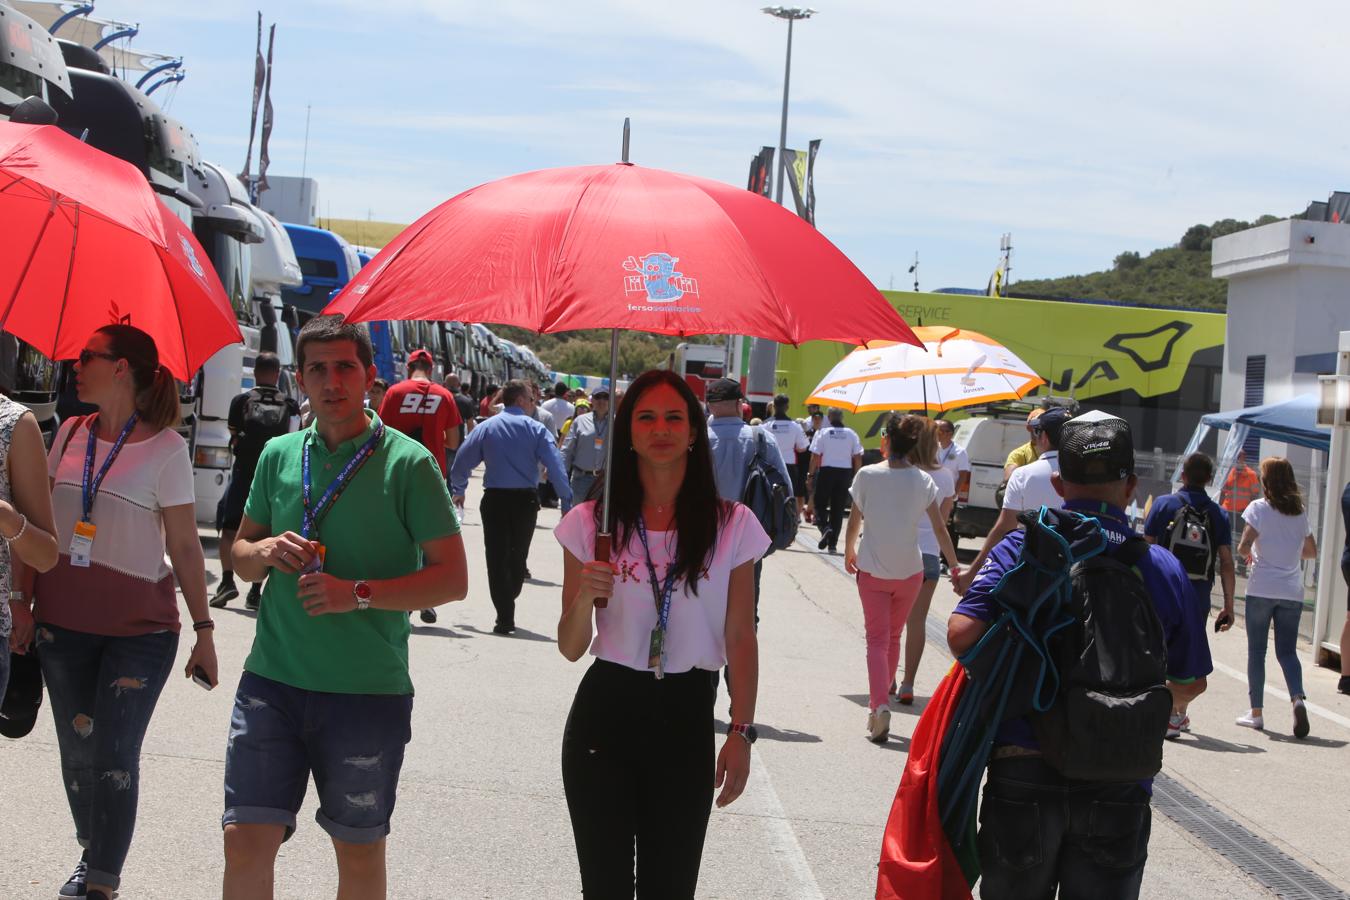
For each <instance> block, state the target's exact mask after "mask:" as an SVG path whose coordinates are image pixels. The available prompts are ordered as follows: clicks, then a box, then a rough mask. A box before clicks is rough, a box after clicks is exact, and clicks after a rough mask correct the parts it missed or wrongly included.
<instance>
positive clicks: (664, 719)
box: [562, 659, 716, 900]
mask: <svg viewBox="0 0 1350 900" xmlns="http://www.w3.org/2000/svg"><path fill="white" fill-rule="evenodd" d="M713 675H714V673H712V672H708V671H705V670H703V669H691V670H690V671H688V672H681V673H679V674H673V675H666V677H665V678H663V679H661V680H659V681H658V680H657V679H656V677H655V675H653V674H652V673H651V672H639V671H637V670H636V669H630V668H628V667H627V666H621V665H619V664H617V663H612V662H608V661H606V660H602V659H597V660H596V661H595V662H594V663H593V664H592V665H591V667H590V669H589V670H587V672H586V675H585V676H584V677H583V678H582V679H581V685H580V686H579V687H578V688H577V695H576V699H575V700H573V702H572V711H571V713H569V714H568V716H567V727H566V729H565V730H564V732H563V750H562V775H563V790H564V792H565V793H566V795H567V811H568V813H569V814H570V815H571V817H572V834H573V836H574V837H575V839H576V844H577V861H578V863H579V864H580V866H581V890H582V893H583V894H584V895H585V896H586V898H587V900H618V898H622V900H631V898H632V897H633V891H634V888H635V887H636V890H637V896H638V898H639V900H690V898H692V897H693V896H694V891H695V888H696V887H697V886H698V870H699V864H700V862H701V861H702V857H703V838H704V835H705V834H706V833H707V830H708V815H709V813H711V812H712V800H713V774H714V769H715V752H716V751H715V747H714V743H715V738H714V734H713V697H714V695H715V688H714V687H713ZM635 857H636V879H635V877H634V869H635V865H634V860H635Z"/></svg>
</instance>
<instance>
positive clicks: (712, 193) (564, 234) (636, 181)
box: [324, 162, 923, 605]
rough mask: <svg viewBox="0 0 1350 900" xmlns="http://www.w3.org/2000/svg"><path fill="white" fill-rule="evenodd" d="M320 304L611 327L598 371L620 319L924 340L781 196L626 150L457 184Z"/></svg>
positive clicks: (855, 339)
mask: <svg viewBox="0 0 1350 900" xmlns="http://www.w3.org/2000/svg"><path fill="white" fill-rule="evenodd" d="M324 312H325V313H338V314H341V315H345V316H346V317H347V318H348V319H350V320H352V321H378V320H383V319H433V320H435V319H452V320H460V321H465V322H497V323H501V324H505V325H516V326H519V327H522V328H529V329H531V330H533V331H539V332H555V331H573V330H577V329H582V328H609V329H613V330H614V337H613V340H612V342H611V359H610V374H611V379H612V378H613V377H614V375H615V371H614V367H615V365H616V359H617V350H618V334H619V330H620V329H628V330H631V331H645V332H654V333H657V334H677V335H690V334H745V335H751V336H754V337H760V338H768V339H770V340H774V341H778V342H780V343H786V344H799V343H801V342H802V341H808V340H833V341H844V342H847V343H852V344H862V343H866V342H867V341H870V340H878V339H883V340H892V341H905V342H908V343H913V344H917V345H918V346H920V347H922V346H923V344H922V342H921V341H920V340H919V339H918V338H917V337H915V336H914V333H913V332H912V331H910V329H909V326H908V325H906V324H905V322H904V320H903V319H902V318H901V317H900V315H899V313H897V312H896V311H895V310H894V309H893V308H892V307H891V305H890V304H889V303H887V302H886V299H885V298H884V297H882V296H881V293H880V292H879V291H878V290H877V289H876V288H875V287H874V286H873V285H872V283H871V282H870V281H868V280H867V277H866V276H864V275H863V273H862V272H860V271H858V268H857V267H856V266H854V265H853V263H851V262H850V261H849V259H848V257H846V256H844V254H843V253H841V252H840V251H839V249H838V248H837V247H835V246H834V245H833V244H831V243H830V242H829V241H828V240H827V239H826V238H825V237H824V236H823V235H821V234H820V232H818V231H816V230H815V228H813V227H811V226H810V225H808V224H807V223H806V222H804V221H802V220H801V219H800V218H798V217H797V216H795V215H793V214H792V213H790V212H788V211H787V210H785V209H783V208H782V207H781V206H778V205H777V204H775V203H771V202H770V201H768V200H767V199H765V198H764V197H761V196H759V195H758V194H755V193H753V192H751V191H747V190H743V189H741V188H735V187H732V186H730V185H727V184H723V183H721V182H718V181H711V180H709V179H706V178H696V177H693V176H690V175H678V174H675V173H673V172H664V171H661V170H659V169H647V168H643V167H641V166H636V165H633V164H631V163H628V162H622V163H618V164H616V165H608V166H577V167H574V168H563V169H545V170H543V171H539V172H527V173H525V174H523V175H515V176H512V177H510V178H504V179H502V180H500V181H494V182H491V183H489V184H485V185H482V186H480V187H476V188H472V189H470V190H467V191H465V192H464V193H462V194H460V195H459V196H457V197H454V198H452V199H450V200H447V201H446V202H445V203H442V204H441V205H440V206H438V207H436V208H435V209H433V210H432V211H431V212H429V213H427V214H426V215H425V216H423V217H422V218H420V219H418V220H417V221H416V222H414V223H413V224H412V225H410V226H409V227H408V228H406V229H405V230H404V231H403V232H402V233H401V234H399V236H398V237H396V238H394V240H393V242H392V243H390V244H389V245H387V246H386V247H385V248H384V249H383V250H381V251H380V252H379V254H377V255H376V257H375V258H374V259H373V260H371V262H370V263H369V264H368V265H367V266H365V267H364V268H363V269H362V270H361V272H360V274H359V275H357V276H356V278H355V279H353V280H352V281H351V282H350V283H349V284H348V285H347V286H346V287H345V288H344V289H343V291H342V293H340V294H339V295H338V296H337V297H335V298H333V300H332V302H330V303H329V304H328V307H327V308H326V309H325V310H324ZM613 415H614V404H611V405H610V416H611V417H612V416H613ZM610 433H611V434H612V433H613V432H612V431H611V432H610ZM612 451H613V446H612V444H610V445H608V446H607V448H606V453H607V454H609V453H612ZM606 468H608V465H607V466H606ZM608 499H609V482H608V480H606V482H605V500H606V502H605V503H604V519H603V522H602V527H601V535H600V539H599V540H597V542H596V558H597V559H608V549H609V548H608V532H609V510H608V507H609V503H608ZM597 605H603V604H599V603H597Z"/></svg>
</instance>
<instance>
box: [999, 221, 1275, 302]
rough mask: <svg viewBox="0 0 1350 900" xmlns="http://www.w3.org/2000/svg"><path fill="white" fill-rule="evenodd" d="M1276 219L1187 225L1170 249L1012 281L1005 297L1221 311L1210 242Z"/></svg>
mask: <svg viewBox="0 0 1350 900" xmlns="http://www.w3.org/2000/svg"><path fill="white" fill-rule="evenodd" d="M1277 221H1279V217H1278V216H1269V215H1267V216H1261V217H1260V218H1259V219H1257V220H1256V221H1255V222H1242V221H1238V220H1236V219H1222V220H1220V221H1218V222H1215V223H1214V224H1212V225H1192V226H1191V227H1190V228H1188V229H1187V230H1186V233H1185V234H1183V235H1182V236H1181V240H1180V241H1179V242H1178V243H1177V244H1175V245H1174V246H1171V247H1163V248H1161V249H1158V250H1154V251H1153V252H1152V253H1150V254H1148V255H1147V256H1141V255H1140V254H1138V253H1135V252H1132V251H1126V252H1124V253H1121V254H1120V255H1119V256H1117V257H1116V259H1115V263H1114V264H1113V265H1112V267H1111V268H1110V269H1108V270H1107V271H1105V272H1091V273H1089V274H1087V275H1067V276H1064V277H1062V278H1042V279H1032V280H1027V281H1018V282H1016V283H1014V284H1013V285H1012V287H1011V288H1010V290H1009V291H1008V293H1009V294H1010V295H1012V296H1015V297H1076V298H1081V299H1087V300H1117V301H1120V302H1122V303H1146V304H1150V305H1153V306H1184V307H1190V308H1194V309H1214V310H1223V309H1225V308H1226V306H1227V302H1228V283H1227V282H1225V281H1223V280H1221V279H1218V278H1213V277H1211V275H1210V250H1211V249H1212V247H1213V243H1214V239H1215V238H1216V237H1222V236H1223V235H1225V234H1233V233H1234V232H1238V231H1243V230H1245V229H1247V228H1254V227H1256V226H1258V225H1266V224H1269V223H1270V222H1277Z"/></svg>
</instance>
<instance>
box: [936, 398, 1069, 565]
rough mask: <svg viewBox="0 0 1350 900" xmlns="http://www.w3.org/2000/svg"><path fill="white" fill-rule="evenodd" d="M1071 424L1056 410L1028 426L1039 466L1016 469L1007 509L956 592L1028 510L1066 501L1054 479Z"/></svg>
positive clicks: (1066, 414) (1064, 412)
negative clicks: (1062, 442) (1063, 435)
mask: <svg viewBox="0 0 1350 900" xmlns="http://www.w3.org/2000/svg"><path fill="white" fill-rule="evenodd" d="M1067 421H1069V411H1068V410H1067V409H1063V408H1061V407H1053V408H1051V409H1047V410H1045V411H1044V412H1042V413H1041V414H1040V415H1039V416H1037V417H1036V418H1035V419H1034V420H1032V421H1031V422H1030V424H1028V425H1027V428H1028V429H1030V431H1031V442H1032V446H1033V448H1034V449H1035V450H1036V452H1037V454H1038V457H1037V459H1036V461H1035V462H1032V463H1028V464H1027V465H1024V466H1021V467H1019V468H1017V469H1015V470H1014V471H1013V473H1012V476H1011V477H1010V478H1009V479H1008V487H1007V490H1006V491H1005V492H1004V494H1003V509H1001V510H999V514H998V519H997V520H995V522H994V527H993V528H991V529H990V530H989V535H988V536H987V537H986V538H985V539H984V546H983V547H981V548H980V553H979V555H978V556H976V557H975V561H974V562H973V563H971V565H970V568H969V569H966V570H965V572H964V574H962V575H961V576H960V577H959V578H958V579H957V581H956V589H957V590H958V591H964V590H966V589H967V588H969V587H970V584H971V582H972V581H973V580H974V579H975V576H976V575H977V574H978V573H979V571H980V566H982V565H984V561H985V559H986V558H988V556H989V551H990V550H992V549H993V548H994V545H996V544H997V543H998V542H999V541H1001V540H1003V538H1004V536H1005V535H1006V534H1008V532H1010V531H1012V530H1013V529H1015V528H1017V517H1018V516H1019V515H1020V514H1021V513H1022V512H1023V511H1025V510H1028V509H1040V508H1041V507H1042V506H1048V507H1050V508H1051V509H1059V508H1060V507H1061V506H1062V505H1063V500H1062V499H1061V497H1060V495H1059V494H1058V493H1057V492H1056V491H1055V488H1054V485H1053V484H1052V482H1051V479H1053V477H1054V476H1055V475H1056V474H1058V473H1059V442H1060V432H1061V431H1062V429H1063V428H1064V423H1065V422H1067Z"/></svg>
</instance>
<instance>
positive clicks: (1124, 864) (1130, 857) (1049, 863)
mask: <svg viewBox="0 0 1350 900" xmlns="http://www.w3.org/2000/svg"><path fill="white" fill-rule="evenodd" d="M1151 826H1152V817H1151V815H1150V812H1149V796H1148V793H1147V792H1146V791H1145V790H1144V789H1143V788H1142V787H1141V786H1139V785H1138V784H1134V783H1126V784H1099V783H1095V782H1084V781H1070V780H1068V779H1067V778H1065V777H1064V776H1062V775H1060V774H1059V773H1058V772H1056V771H1055V770H1054V769H1052V768H1051V767H1050V766H1049V765H1048V764H1047V763H1046V762H1045V761H1044V760H1042V759H1040V758H1039V757H1026V758H1013V759H1001V760H995V761H994V762H992V763H991V764H990V766H989V780H988V781H987V782H986V783H985V786H984V802H983V803H981V804H980V833H979V839H978V840H979V851H980V865H981V867H982V868H983V870H984V875H983V880H982V881H981V882H980V896H981V897H983V898H985V900H1053V898H1054V897H1055V890H1056V888H1057V887H1058V889H1059V897H1060V900H1135V898H1137V897H1138V896H1139V884H1140V882H1141V881H1142V880H1143V877H1144V863H1145V862H1146V861H1147V859H1148V838H1149V831H1150V829H1151Z"/></svg>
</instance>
